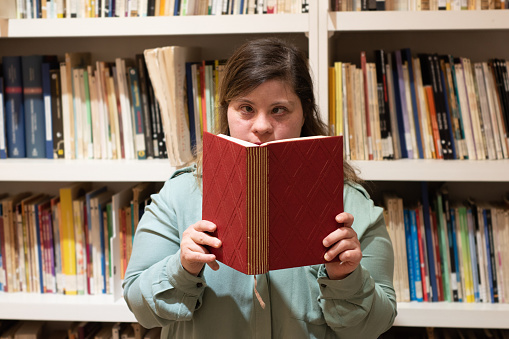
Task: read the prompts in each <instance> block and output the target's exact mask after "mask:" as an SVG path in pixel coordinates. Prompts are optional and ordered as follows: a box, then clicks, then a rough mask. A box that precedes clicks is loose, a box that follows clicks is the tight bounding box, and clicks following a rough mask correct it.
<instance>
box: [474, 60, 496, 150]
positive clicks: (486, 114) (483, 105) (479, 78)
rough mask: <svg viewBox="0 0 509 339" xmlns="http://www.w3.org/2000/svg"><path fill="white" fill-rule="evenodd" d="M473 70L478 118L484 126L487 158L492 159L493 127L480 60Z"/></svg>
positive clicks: (493, 145)
mask: <svg viewBox="0 0 509 339" xmlns="http://www.w3.org/2000/svg"><path fill="white" fill-rule="evenodd" d="M474 72H475V73H474V74H475V80H476V83H477V90H478V96H479V103H480V107H479V108H480V115H479V119H480V120H481V121H482V125H483V127H484V138H485V139H486V149H487V151H488V159H490V160H494V159H496V158H497V155H496V151H495V140H494V136H493V128H492V125H491V114H490V111H489V106H488V99H487V93H486V86H485V80H484V72H483V68H482V64H481V63H480V62H476V63H474Z"/></svg>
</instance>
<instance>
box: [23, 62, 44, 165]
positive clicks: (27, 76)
mask: <svg viewBox="0 0 509 339" xmlns="http://www.w3.org/2000/svg"><path fill="white" fill-rule="evenodd" d="M41 67H42V56H41V55H31V56H22V57H21V70H22V74H23V98H24V105H25V145H26V155H27V157H28V158H45V157H46V147H45V144H46V131H45V128H44V126H45V122H44V116H45V112H44V99H43V92H42V71H41Z"/></svg>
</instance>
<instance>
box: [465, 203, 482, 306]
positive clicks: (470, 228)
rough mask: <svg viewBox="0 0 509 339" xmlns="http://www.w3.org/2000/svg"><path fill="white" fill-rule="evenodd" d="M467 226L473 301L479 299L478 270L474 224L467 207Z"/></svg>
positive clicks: (470, 211)
mask: <svg viewBox="0 0 509 339" xmlns="http://www.w3.org/2000/svg"><path fill="white" fill-rule="evenodd" d="M467 226H468V243H469V245H470V265H471V267H472V279H473V283H474V299H475V302H479V301H480V294H479V270H478V268H477V265H478V264H477V254H476V253H477V252H476V249H477V246H476V243H475V226H474V220H473V215H472V209H471V208H467Z"/></svg>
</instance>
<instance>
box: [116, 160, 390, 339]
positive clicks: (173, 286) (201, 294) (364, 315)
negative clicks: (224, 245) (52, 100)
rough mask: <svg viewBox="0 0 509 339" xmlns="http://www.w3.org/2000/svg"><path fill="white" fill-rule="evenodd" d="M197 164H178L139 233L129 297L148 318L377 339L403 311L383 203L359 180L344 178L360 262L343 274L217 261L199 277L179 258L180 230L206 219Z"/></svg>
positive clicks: (155, 322) (224, 331)
mask: <svg viewBox="0 0 509 339" xmlns="http://www.w3.org/2000/svg"><path fill="white" fill-rule="evenodd" d="M201 205H202V194H201V191H200V188H199V187H198V186H197V185H196V176H195V170H194V169H193V168H187V169H183V170H180V171H177V172H176V173H175V174H174V175H173V177H172V178H171V179H170V180H168V181H167V182H166V183H165V185H164V187H163V188H162V189H161V191H160V192H159V193H158V194H154V195H152V203H151V204H150V206H148V207H147V208H146V211H145V213H144V214H143V217H142V219H141V221H140V223H139V225H138V229H137V231H136V235H135V237H134V246H133V252H132V255H131V259H130V262H129V265H128V267H127V272H126V275H125V280H124V284H123V287H124V298H125V300H126V301H127V304H128V306H129V308H130V309H131V311H132V312H133V313H134V315H135V316H136V318H137V319H138V321H139V322H140V324H141V325H143V326H145V327H147V328H151V327H156V326H161V327H162V328H163V329H162V336H161V337H162V338H183V339H191V338H207V339H210V338H226V339H228V338H232V339H242V338H263V339H267V338H291V339H299V338H306V339H307V338H350V339H351V338H362V339H369V338H376V337H378V336H379V335H380V334H381V333H383V332H385V331H386V330H388V329H389V328H390V326H391V325H392V323H393V321H394V318H395V317H396V295H395V292H394V287H393V282H392V279H393V266H394V255H393V250H392V245H391V242H390V238H389V235H388V233H387V230H386V227H385V223H384V219H383V214H382V209H381V208H379V207H375V206H374V205H373V202H372V201H371V200H370V199H369V196H368V194H367V193H366V191H365V190H364V189H363V188H361V187H360V186H351V185H348V184H347V185H345V188H344V209H345V211H346V212H349V213H351V214H352V215H353V216H354V218H355V221H354V225H353V228H354V229H355V231H356V232H357V235H358V237H359V239H360V242H361V247H362V255H363V258H362V261H361V265H360V266H359V267H358V268H357V269H356V270H355V271H354V272H352V273H351V274H350V275H349V276H348V277H346V278H345V279H343V280H330V279H328V278H327V273H326V271H325V266H324V265H314V266H306V267H298V268H291V269H285V270H276V271H270V272H269V273H267V274H261V275H257V276H256V282H257V287H256V289H257V291H258V292H259V294H260V296H261V298H262V299H263V301H264V302H265V303H266V305H267V306H266V307H265V309H262V308H261V306H260V303H259V302H258V300H257V298H256V297H255V294H254V278H253V276H249V275H244V274H242V273H240V272H238V271H235V270H234V269H232V268H230V267H228V266H225V265H223V264H221V263H220V269H219V270H218V271H213V270H211V269H210V268H209V267H208V266H206V265H205V268H204V270H203V271H202V273H200V276H199V277H195V276H193V275H191V274H189V273H188V272H187V271H185V270H184V269H183V267H182V265H181V263H180V239H181V236H182V233H183V232H184V231H185V230H186V229H187V228H188V227H189V226H190V225H192V224H194V223H195V222H197V221H199V220H201V214H202V213H201V211H202V208H201Z"/></svg>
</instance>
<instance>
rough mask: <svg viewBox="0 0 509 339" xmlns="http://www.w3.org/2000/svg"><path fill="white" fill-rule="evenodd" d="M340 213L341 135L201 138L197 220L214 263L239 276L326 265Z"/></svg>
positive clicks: (341, 201)
mask: <svg viewBox="0 0 509 339" xmlns="http://www.w3.org/2000/svg"><path fill="white" fill-rule="evenodd" d="M342 211H343V137H341V136H335V137H324V136H317V137H307V138H295V139H286V140H278V141H272V142H268V143H265V144H261V145H256V144H252V143H249V142H245V141H242V140H239V139H235V138H232V137H228V136H223V135H219V136H218V135H213V134H211V133H204V135H203V210H202V218H203V219H204V220H209V221H212V222H214V223H215V224H216V226H217V230H216V231H215V232H214V236H216V237H218V238H219V239H220V240H221V241H222V246H221V248H219V249H214V248H210V251H211V253H213V254H215V255H216V257H217V260H219V261H220V262H222V263H223V264H226V265H228V266H230V267H232V268H234V269H236V270H238V271H240V272H243V273H245V274H261V273H265V272H267V271H269V270H277V269H283V268H290V267H298V266H307V265H314V264H320V263H324V262H325V260H324V257H323V256H324V254H325V252H326V250H327V249H326V248H325V247H324V246H323V244H322V240H323V239H324V238H325V237H326V236H327V235H328V234H330V233H331V232H332V231H334V230H335V229H336V228H337V227H338V226H340V225H338V223H337V222H336V221H335V216H336V215H337V214H339V213H341V212H342Z"/></svg>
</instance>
